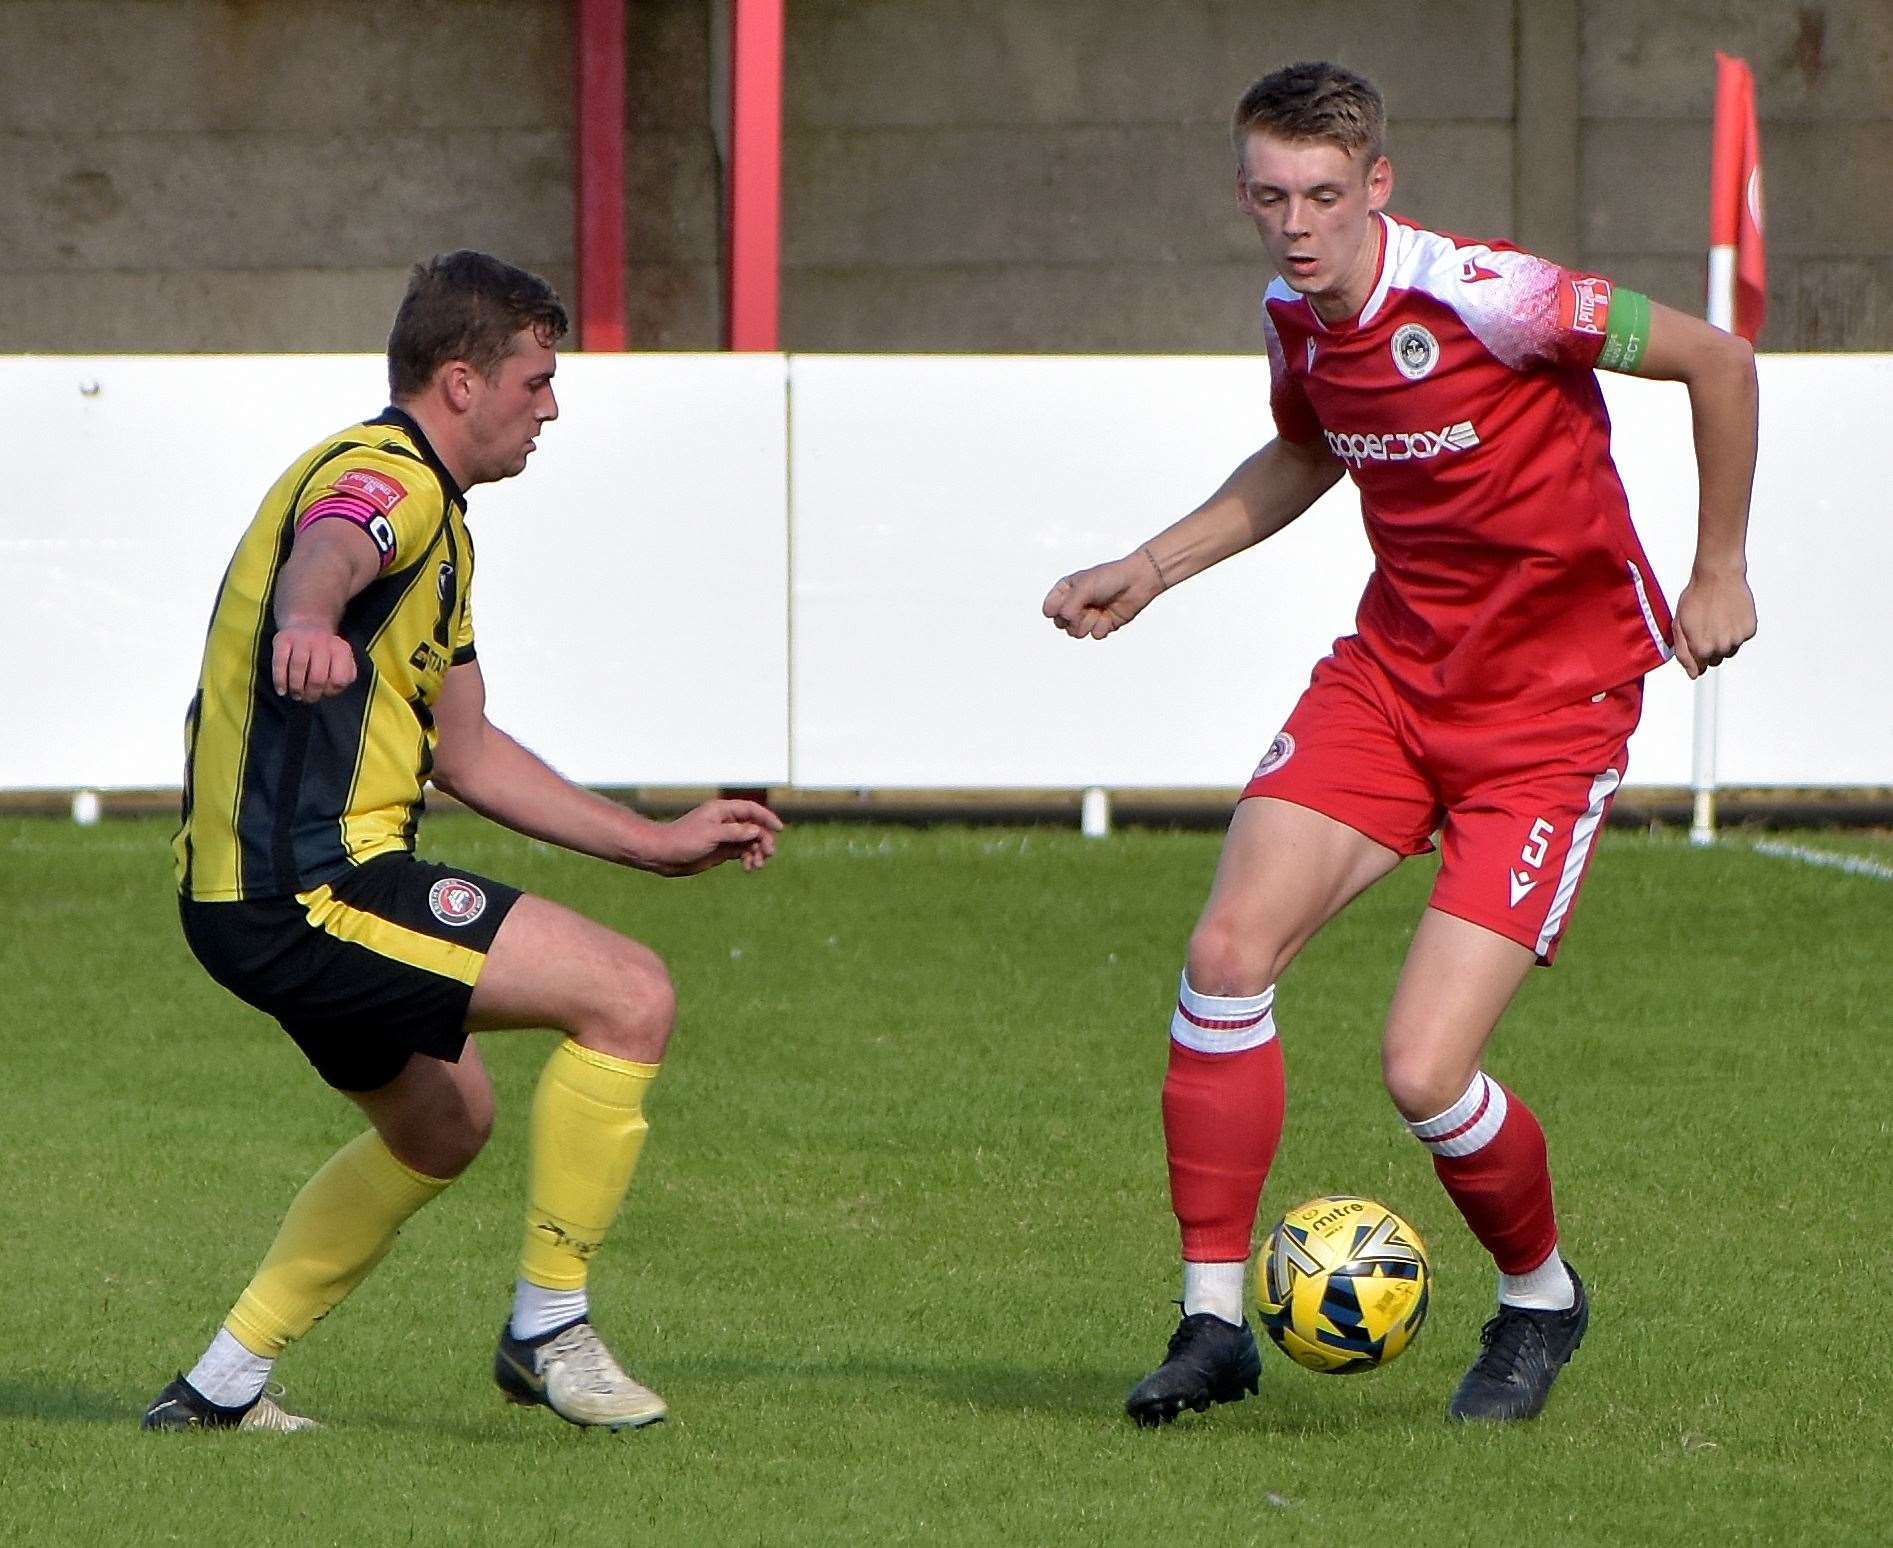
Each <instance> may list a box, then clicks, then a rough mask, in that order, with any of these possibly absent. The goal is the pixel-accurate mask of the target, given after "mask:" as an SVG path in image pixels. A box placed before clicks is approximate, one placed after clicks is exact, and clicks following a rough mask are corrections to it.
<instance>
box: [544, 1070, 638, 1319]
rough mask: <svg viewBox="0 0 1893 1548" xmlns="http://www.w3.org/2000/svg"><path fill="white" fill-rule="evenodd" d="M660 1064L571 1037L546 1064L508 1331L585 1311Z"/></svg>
mask: <svg viewBox="0 0 1893 1548" xmlns="http://www.w3.org/2000/svg"><path fill="white" fill-rule="evenodd" d="M657 1070H658V1066H656V1065H655V1064H638V1063H635V1062H634V1061H632V1060H629V1059H619V1058H615V1057H614V1056H612V1055H610V1054H604V1053H599V1052H598V1051H597V1050H595V1049H591V1048H586V1047H583V1046H582V1045H580V1044H578V1043H576V1042H573V1041H572V1040H571V1039H569V1038H568V1039H567V1040H566V1041H565V1042H563V1043H561V1044H560V1045H559V1047H558V1048H557V1049H556V1050H554V1052H553V1054H552V1057H551V1058H550V1059H548V1060H547V1061H546V1067H545V1071H544V1073H543V1074H542V1075H541V1076H540V1077H539V1087H538V1090H537V1092H536V1093H535V1094H534V1096H533V1103H532V1140H531V1161H530V1175H529V1178H528V1183H527V1203H526V1242H525V1248H524V1250H523V1251H522V1252H521V1254H520V1262H519V1289H518V1295H517V1296H516V1298H515V1301H514V1307H513V1319H512V1324H511V1331H512V1335H513V1337H515V1338H521V1339H532V1338H538V1337H541V1336H543V1335H544V1334H547V1333H550V1332H552V1331H554V1330H555V1329H556V1328H558V1327H561V1326H564V1325H565V1324H567V1323H570V1322H574V1321H576V1320H578V1319H579V1318H581V1317H584V1316H585V1315H586V1314H587V1311H588V1306H587V1303H586V1299H585V1282H586V1275H587V1271H588V1269H589V1267H590V1264H591V1259H592V1257H593V1256H594V1255H595V1254H596V1253H597V1251H598V1249H599V1247H600V1246H601V1245H602V1243H603V1242H604V1238H605V1232H606V1231H607V1229H608V1228H609V1227H610V1225H611V1222H612V1219H613V1217H614V1216H616V1215H617V1213H618V1206H619V1205H620V1204H621V1203H622V1202H623V1200H624V1196H625V1193H626V1191H627V1190H628V1189H629V1188H630V1186H631V1174H632V1172H633V1171H634V1170H635V1169H636V1167H637V1162H638V1154H639V1152H640V1151H641V1150H643V1148H644V1137H645V1135H646V1133H647V1132H648V1131H649V1128H650V1126H649V1124H648V1123H647V1122H646V1121H645V1117H644V1094H645V1091H646V1090H647V1089H648V1088H649V1086H650V1084H651V1082H652V1081H653V1080H655V1079H656V1078H657Z"/></svg>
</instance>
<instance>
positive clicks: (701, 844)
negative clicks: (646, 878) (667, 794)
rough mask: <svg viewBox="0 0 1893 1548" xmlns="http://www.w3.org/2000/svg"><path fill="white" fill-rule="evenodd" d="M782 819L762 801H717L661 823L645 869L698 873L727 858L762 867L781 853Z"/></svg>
mask: <svg viewBox="0 0 1893 1548" xmlns="http://www.w3.org/2000/svg"><path fill="white" fill-rule="evenodd" d="M781 831H782V819H781V818H780V817H778V816H777V815H776V814H775V813H774V812H772V811H770V810H769V808H768V807H766V806H764V805H763V804H762V803H761V802H760V801H734V800H720V799H719V800H715V801H705V802H704V803H703V805H701V806H699V807H695V808H693V809H692V810H690V811H687V812H685V813H684V814H683V816H681V817H679V818H678V819H677V820H676V821H675V822H667V823H663V824H661V825H660V826H659V827H658V828H657V830H656V833H655V834H654V836H653V838H652V840H651V843H650V845H649V848H648V850H647V852H646V853H645V854H644V855H642V856H640V858H639V860H638V865H639V868H640V869H642V870H646V871H654V872H656V873H657V874H658V875H659V876H695V875H696V874H697V873H698V872H699V871H707V870H709V869H710V868H711V867H712V866H718V865H721V864H723V862H724V861H726V860H740V861H741V862H742V864H743V869H744V870H745V871H760V870H761V869H762V868H763V867H764V866H765V865H767V864H768V863H769V857H770V856H771V855H773V854H774V853H775V852H776V835H777V834H778V833H780V832H781Z"/></svg>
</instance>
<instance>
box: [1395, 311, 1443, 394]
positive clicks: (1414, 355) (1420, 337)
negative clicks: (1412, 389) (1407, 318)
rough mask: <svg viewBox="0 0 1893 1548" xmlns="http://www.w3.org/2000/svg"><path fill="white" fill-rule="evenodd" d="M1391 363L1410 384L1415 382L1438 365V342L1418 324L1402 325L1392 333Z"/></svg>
mask: <svg viewBox="0 0 1893 1548" xmlns="http://www.w3.org/2000/svg"><path fill="white" fill-rule="evenodd" d="M1393 363H1394V365H1395V366H1396V367H1398V368H1399V371H1400V374H1401V375H1402V376H1404V377H1405V378H1406V379H1407V380H1408V381H1410V382H1417V381H1418V380H1419V379H1420V378H1421V377H1422V376H1425V375H1426V374H1427V373H1428V372H1429V371H1431V370H1432V369H1433V367H1434V366H1436V365H1438V364H1439V340H1438V339H1436V338H1434V337H1433V335H1432V334H1430V333H1429V332H1427V330H1426V329H1424V328H1422V327H1421V326H1420V325H1419V324H1418V323H1403V324H1402V325H1401V326H1400V327H1398V328H1396V329H1394V331H1393Z"/></svg>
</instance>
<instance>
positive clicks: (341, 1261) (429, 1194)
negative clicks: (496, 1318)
mask: <svg viewBox="0 0 1893 1548" xmlns="http://www.w3.org/2000/svg"><path fill="white" fill-rule="evenodd" d="M451 1180H452V1179H450V1178H442V1177H428V1176H426V1175H424V1174H423V1173H420V1172H417V1171H415V1170H414V1169H413V1168H412V1167H409V1166H406V1165H404V1164H403V1163H402V1162H401V1161H399V1160H398V1159H396V1157H395V1155H394V1152H393V1151H391V1150H389V1149H388V1147H387V1145H386V1144H385V1143H383V1141H382V1138H381V1136H380V1135H379V1134H377V1133H375V1131H374V1130H372V1129H370V1130H369V1131H368V1132H367V1133H366V1134H362V1135H358V1136H357V1137H356V1138H354V1139H352V1140H350V1141H349V1142H348V1144H346V1145H344V1146H343V1147H342V1148H341V1149H340V1150H338V1151H337V1152H336V1153H335V1154H334V1155H333V1156H331V1157H329V1159H328V1161H327V1162H325V1163H324V1164H323V1166H322V1168H321V1170H319V1171H318V1172H317V1173H316V1174H315V1175H314V1176H313V1177H311V1178H310V1179H309V1181H308V1182H306V1183H305V1184H303V1187H302V1191H301V1192H300V1193H298V1194H297V1195H296V1197H295V1200H294V1202H292V1203H291V1204H290V1206H289V1212H288V1213H287V1214H286V1215H284V1217H283V1223H282V1225H281V1227H280V1228H279V1229H278V1230H277V1233H276V1240H275V1241H274V1242H273V1243H271V1245H270V1250H269V1252H268V1254H267V1255H266V1256H265V1257H264V1259H263V1263H262V1266H261V1267H260V1268H258V1269H257V1271H256V1277H255V1278H254V1279H252V1280H251V1281H250V1283H249V1286H248V1288H247V1289H245V1290H244V1292H243V1294H242V1296H241V1297H239V1299H238V1301H237V1304H236V1306H235V1307H234V1308H233V1309H232V1310H231V1313H230V1315H229V1317H228V1318H227V1319H225V1322H224V1326H223V1330H222V1331H221V1332H220V1333H219V1334H218V1335H217V1338H216V1340H215V1341H214V1342H213V1343H212V1344H211V1346H210V1348H209V1349H208V1350H207V1351H205V1354H204V1358H203V1359H202V1360H201V1361H199V1362H198V1365H197V1366H196V1367H195V1368H194V1369H193V1370H192V1371H191V1373H190V1376H189V1378H188V1379H189V1380H190V1382H191V1385H192V1386H193V1387H195V1388H196V1389H197V1391H198V1392H199V1393H200V1394H201V1395H202V1396H203V1397H205V1398H208V1399H209V1400H210V1401H211V1402H213V1403H216V1404H219V1405H221V1406H223V1407H227V1408H230V1407H241V1406H242V1405H243V1404H245V1403H248V1402H251V1401H253V1400H254V1399H255V1398H256V1396H257V1394H258V1393H260V1392H261V1391H262V1390H263V1384H264V1381H265V1379H266V1378H267V1376H268V1374H269V1368H270V1365H271V1364H272V1363H273V1362H274V1361H275V1359H276V1357H277V1356H278V1355H280V1354H281V1353H282V1352H283V1349H284V1348H285V1347H286V1346H287V1345H288V1344H289V1343H290V1341H291V1340H293V1339H297V1338H300V1337H302V1335H303V1334H305V1333H307V1332H308V1331H309V1330H310V1329H311V1328H312V1327H314V1326H315V1325H316V1323H318V1322H319V1321H321V1320H322V1318H323V1317H324V1316H326V1315H327V1314H328V1313H329V1312H330V1311H331V1310H333V1309H334V1308H335V1307H336V1306H337V1305H339V1304H340V1303H341V1301H342V1299H343V1298H344V1297H345V1296H347V1295H348V1293H349V1292H350V1291H352V1290H353V1289H354V1288H355V1287H356V1286H357V1285H359V1284H360V1283H361V1282H362V1281H363V1280H364V1279H366V1278H367V1277H368V1272H369V1270H370V1269H372V1268H373V1267H374V1266H375V1265H376V1264H377V1263H379V1262H380V1261H381V1260H382V1259H383V1258H384V1257H386V1256H387V1254H388V1249H389V1248H391V1247H392V1246H393V1245H394V1238H395V1234H396V1233H397V1232H398V1231H399V1230H400V1228H401V1225H402V1223H403V1222H404V1221H405V1220H407V1218H408V1217H409V1216H410V1215H412V1214H413V1213H414V1212H415V1211H416V1210H418V1209H419V1208H420V1207H421V1206H422V1205H423V1204H426V1203H427V1202H428V1201H429V1200H430V1199H432V1198H434V1197H435V1196H436V1195H438V1194H439V1193H440V1191H441V1190H442V1189H443V1188H445V1187H446V1186H447V1184H448V1183H449V1182H450V1181H451Z"/></svg>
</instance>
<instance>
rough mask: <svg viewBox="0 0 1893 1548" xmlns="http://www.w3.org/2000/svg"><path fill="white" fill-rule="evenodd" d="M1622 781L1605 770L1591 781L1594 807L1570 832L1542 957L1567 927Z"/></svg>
mask: <svg viewBox="0 0 1893 1548" xmlns="http://www.w3.org/2000/svg"><path fill="white" fill-rule="evenodd" d="M1622 782H1623V776H1622V775H1621V774H1619V773H1618V772H1617V771H1616V770H1615V769H1605V770H1604V772H1603V773H1602V774H1599V775H1598V776H1597V778H1596V779H1594V780H1592V781H1591V804H1590V805H1589V806H1588V807H1586V808H1585V810H1584V815H1583V816H1582V817H1580V818H1578V820H1577V822H1576V824H1575V825H1574V826H1573V827H1572V829H1571V847H1570V848H1569V849H1568V850H1566V851H1565V855H1564V871H1563V873H1562V874H1561V875H1560V876H1559V877H1558V890H1557V891H1556V892H1554V893H1553V894H1552V895H1551V912H1550V913H1548V914H1546V915H1545V927H1544V928H1543V929H1542V930H1540V931H1539V932H1538V948H1537V949H1538V955H1539V956H1541V957H1542V956H1543V955H1544V954H1545V953H1546V952H1548V951H1549V950H1551V943H1552V942H1553V941H1555V940H1556V939H1557V938H1558V932H1559V931H1560V930H1562V929H1563V928H1564V916H1565V915H1566V914H1568V913H1570V912H1571V900H1572V899H1573V898H1575V897H1576V896H1577V890H1578V883H1579V882H1580V881H1582V880H1583V879H1584V863H1585V861H1586V860H1588V859H1589V858H1590V854H1591V844H1592V843H1593V842H1594V841H1595V840H1596V838H1597V827H1598V824H1599V823H1601V822H1602V821H1603V820H1604V806H1605V803H1607V802H1608V801H1609V800H1610V798H1611V796H1613V795H1614V794H1616V791H1617V786H1618V785H1619V784H1621V783H1622Z"/></svg>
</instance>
